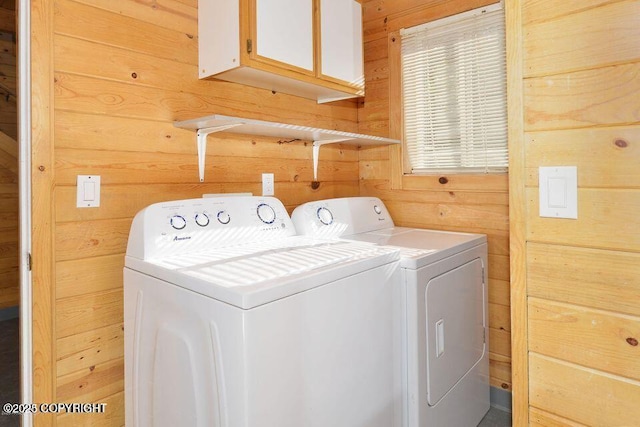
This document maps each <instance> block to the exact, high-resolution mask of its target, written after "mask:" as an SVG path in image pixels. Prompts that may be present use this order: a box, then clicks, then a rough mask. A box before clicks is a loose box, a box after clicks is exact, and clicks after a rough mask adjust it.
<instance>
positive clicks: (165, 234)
mask: <svg viewBox="0 0 640 427" xmlns="http://www.w3.org/2000/svg"><path fill="white" fill-rule="evenodd" d="M295 234H296V232H295V228H294V227H293V223H292V222H291V218H290V217H289V214H288V213H287V210H286V209H285V207H284V205H283V204H282V202H281V201H280V200H278V199H276V198H274V197H254V196H230V197H211V198H202V199H188V200H178V201H172V202H162V203H156V204H154V205H151V206H148V207H147V208H145V209H143V210H142V211H140V212H139V213H138V214H137V215H136V217H135V218H134V220H133V223H132V225H131V232H130V234H129V244H128V246H127V255H128V256H135V257H138V258H140V259H148V258H150V257H157V256H170V255H171V254H172V253H176V254H178V253H179V254H185V253H189V252H199V251H203V250H209V249H215V248H216V247H225V246H229V245H233V244H241V243H244V242H251V241H264V240H269V239H272V238H273V239H276V238H282V237H286V236H293V235H295ZM134 235H135V236H136V237H135V238H134V237H133V236H134Z"/></svg>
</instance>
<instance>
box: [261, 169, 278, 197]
mask: <svg viewBox="0 0 640 427" xmlns="http://www.w3.org/2000/svg"><path fill="white" fill-rule="evenodd" d="M274 187H275V186H274V182H273V174H272V173H263V174H262V195H263V196H273V194H274Z"/></svg>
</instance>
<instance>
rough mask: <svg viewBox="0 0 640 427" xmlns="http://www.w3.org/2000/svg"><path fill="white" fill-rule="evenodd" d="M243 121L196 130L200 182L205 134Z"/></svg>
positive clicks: (203, 162) (207, 134)
mask: <svg viewBox="0 0 640 427" xmlns="http://www.w3.org/2000/svg"><path fill="white" fill-rule="evenodd" d="M243 124H244V123H233V124H230V125H221V126H212V127H208V128H202V129H198V131H197V132H196V139H197V142H196V143H197V146H198V175H199V176H200V182H204V164H205V156H206V154H207V136H209V134H210V133H215V132H222V131H224V130H227V129H231V128H234V127H236V126H241V125H243Z"/></svg>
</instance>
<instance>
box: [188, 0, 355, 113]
mask: <svg viewBox="0 0 640 427" xmlns="http://www.w3.org/2000/svg"><path fill="white" fill-rule="evenodd" d="M198 47H199V75H200V78H217V79H221V80H227V81H232V82H236V83H242V84H246V85H249V86H255V87H261V88H265V89H270V90H272V91H274V92H283V93H288V94H292V95H297V96H302V97H305V98H311V99H315V100H317V101H318V102H329V101H334V100H339V99H347V98H355V97H358V96H364V78H363V56H362V49H363V46H362V11H361V6H360V3H358V2H357V1H355V0H199V2H198Z"/></svg>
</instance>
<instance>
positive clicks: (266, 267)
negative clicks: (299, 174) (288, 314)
mask: <svg viewBox="0 0 640 427" xmlns="http://www.w3.org/2000/svg"><path fill="white" fill-rule="evenodd" d="M398 258H399V251H398V250H397V249H394V248H384V247H380V246H375V245H371V244H367V243H359V242H347V241H319V240H317V239H312V238H308V237H303V236H296V237H291V238H287V239H282V240H281V241H277V242H266V243H263V244H262V245H255V244H254V245H239V246H237V247H228V248H222V249H217V250H212V251H210V252H201V253H198V254H190V255H184V256H182V257H170V258H161V259H152V260H147V261H142V260H139V259H137V258H133V257H126V258H125V266H126V267H127V268H131V269H133V270H137V271H140V272H142V273H145V274H148V275H150V276H153V277H157V278H158V279H161V280H164V281H167V282H169V283H174V284H176V285H178V286H181V287H183V288H186V289H190V290H193V291H195V292H198V293H201V294H203V295H206V296H209V297H212V298H215V299H218V300H220V301H223V302H226V303H229V304H232V305H235V306H237V307H239V308H243V309H248V308H253V307H256V306H258V305H262V304H265V303H268V302H271V301H274V300H277V299H280V298H284V297H287V296H289V295H293V294H296V293H298V292H302V291H305V290H308V289H312V288H314V287H317V286H321V285H323V284H326V283H330V282H333V281H335V280H338V279H341V278H344V277H348V276H351V275H353V274H356V273H359V272H361V271H364V270H368V269H371V268H375V267H378V266H380V265H384V264H387V263H389V262H393V261H396V260H398Z"/></svg>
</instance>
